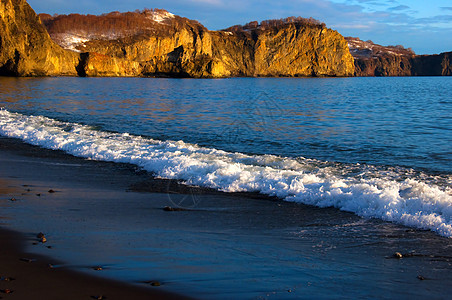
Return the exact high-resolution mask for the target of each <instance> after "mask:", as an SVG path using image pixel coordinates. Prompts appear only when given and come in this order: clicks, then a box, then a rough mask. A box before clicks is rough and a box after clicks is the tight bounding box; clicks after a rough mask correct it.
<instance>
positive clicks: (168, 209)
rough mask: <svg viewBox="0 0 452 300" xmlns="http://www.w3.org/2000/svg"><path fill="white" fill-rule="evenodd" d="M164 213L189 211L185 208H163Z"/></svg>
mask: <svg viewBox="0 0 452 300" xmlns="http://www.w3.org/2000/svg"><path fill="white" fill-rule="evenodd" d="M163 210H164V211H189V209H186V208H180V207H171V206H165V207H164V208H163Z"/></svg>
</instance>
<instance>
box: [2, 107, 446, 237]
mask: <svg viewBox="0 0 452 300" xmlns="http://www.w3.org/2000/svg"><path fill="white" fill-rule="evenodd" d="M0 134H2V135H4V136H9V137H15V138H20V139H22V140H24V141H25V142H28V143H31V144H34V145H39V146H42V147H46V148H50V149H60V150H64V151H66V152H68V153H70V154H73V155H75V156H79V157H85V158H88V159H95V160H104V161H114V162H123V163H132V164H135V165H138V166H140V167H142V168H143V169H145V170H147V171H150V172H153V173H155V174H156V175H157V176H160V177H163V178H173V179H181V180H184V181H185V182H186V183H187V184H191V185H199V186H204V187H211V188H215V189H219V190H222V191H227V192H238V191H249V192H260V193H262V194H266V195H271V196H277V197H280V198H282V199H284V200H286V201H293V202H299V203H305V204H310V205H315V206H319V207H331V206H333V207H337V208H339V209H341V210H344V211H350V212H354V213H356V214H357V215H360V216H363V217H367V218H380V219H383V220H386V221H391V222H396V223H399V224H404V225H407V226H412V227H417V228H422V229H429V230H432V231H435V232H437V233H438V234H440V235H443V236H446V237H452V196H451V195H452V190H451V182H452V178H450V177H451V176H445V177H444V176H443V177H442V178H441V180H442V181H441V182H442V183H436V182H435V180H433V181H432V180H430V181H429V182H427V181H426V180H423V179H422V176H419V174H418V175H416V174H414V175H413V174H412V173H413V172H412V171H411V170H405V169H397V168H394V169H385V170H380V169H378V168H377V167H373V166H368V165H363V166H361V165H358V164H356V165H343V164H334V163H328V162H321V161H316V160H308V159H304V158H297V159H294V158H285V157H279V156H274V155H260V156H259V155H258V156H253V155H245V154H242V153H230V152H225V151H222V150H218V149H213V148H205V147H199V146H197V145H194V144H188V143H184V142H183V141H159V140H153V139H149V138H144V137H140V136H133V135H129V134H127V133H125V134H120V133H111V132H105V131H97V130H94V129H93V128H91V127H90V126H86V125H80V124H76V123H66V122H60V121H57V120H54V119H49V118H46V117H42V116H25V115H22V114H18V113H11V112H9V111H7V110H4V109H2V110H0ZM421 175H422V174H421ZM444 182H446V183H444Z"/></svg>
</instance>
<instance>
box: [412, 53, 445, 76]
mask: <svg viewBox="0 0 452 300" xmlns="http://www.w3.org/2000/svg"><path fill="white" fill-rule="evenodd" d="M412 64H413V68H412V75H413V76H452V52H445V53H441V54H439V55H419V56H416V57H414V58H413V59H412Z"/></svg>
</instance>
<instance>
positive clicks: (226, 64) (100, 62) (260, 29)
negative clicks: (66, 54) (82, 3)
mask: <svg viewBox="0 0 452 300" xmlns="http://www.w3.org/2000/svg"><path fill="white" fill-rule="evenodd" d="M42 17H43V20H44V24H45V25H46V26H47V28H48V30H49V32H50V34H51V36H52V38H53V39H54V40H55V41H57V42H58V43H59V44H60V45H61V46H63V47H67V48H69V49H73V50H76V51H79V52H89V53H90V54H89V55H85V56H83V57H89V58H91V59H90V61H89V63H83V64H81V66H80V67H79V73H80V74H85V75H87V76H118V74H120V75H119V76H171V77H230V76H291V77H292V76H351V75H353V73H354V64H353V58H352V56H351V55H350V53H349V50H348V47H347V42H346V41H345V39H344V38H343V37H342V36H341V35H340V34H339V33H337V32H336V31H334V30H331V29H328V28H326V27H325V25H324V24H321V23H320V22H318V21H315V20H312V19H310V20H308V19H303V18H288V19H284V20H277V21H276V20H274V21H273V23H271V22H270V21H265V22H262V23H261V24H258V23H257V22H254V23H255V26H253V27H252V28H249V26H248V27H247V26H234V27H231V28H229V29H226V30H223V31H209V30H207V29H206V28H205V27H204V26H202V25H201V24H199V23H198V22H197V21H193V20H189V19H186V18H181V17H179V16H175V15H172V14H170V13H168V12H166V11H162V10H156V11H153V10H144V11H141V12H135V13H127V17H128V18H129V19H130V20H131V21H130V22H134V23H136V24H140V28H142V29H143V30H139V31H135V32H130V31H127V29H126V28H124V26H122V25H121V24H122V23H121V20H120V19H121V18H125V17H126V14H121V13H117V12H114V13H110V14H107V15H103V16H83V15H69V16H58V17H55V18H54V17H51V16H49V15H45V16H42ZM87 18H89V19H87ZM96 18H98V21H96ZM77 19H83V20H84V21H83V22H81V21H78V22H77V21H76V20H77ZM68 23H70V24H71V26H68V25H67V24H68ZM98 23H102V24H109V25H104V26H101V27H99V26H96V24H98ZM77 24H92V25H90V26H91V28H86V27H83V26H86V25H83V26H80V27H78V28H77ZM115 24H119V25H115ZM95 27H97V29H95ZM87 32H89V34H87ZM112 33H113V34H112ZM68 40H69V41H70V40H72V41H75V44H72V45H69V43H68ZM92 53H98V54H101V55H102V56H98V55H97V56H96V59H92V58H93V54H92ZM118 62H119V63H118ZM127 62H129V64H128V63H127ZM121 65H124V66H128V67H129V69H128V70H122V69H121ZM110 66H115V69H114V70H112V72H110V73H109V72H108V70H109V68H110ZM116 67H117V68H116ZM121 71H123V72H121Z"/></svg>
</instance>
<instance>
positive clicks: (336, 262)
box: [0, 137, 452, 299]
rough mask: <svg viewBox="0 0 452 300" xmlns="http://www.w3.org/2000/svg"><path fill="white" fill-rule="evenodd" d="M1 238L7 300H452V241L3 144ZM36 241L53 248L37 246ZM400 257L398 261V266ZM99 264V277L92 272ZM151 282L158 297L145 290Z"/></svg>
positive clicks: (0, 273) (331, 211) (341, 214)
mask: <svg viewBox="0 0 452 300" xmlns="http://www.w3.org/2000/svg"><path fill="white" fill-rule="evenodd" d="M50 190H53V191H55V193H49V191H50ZM11 198H15V199H16V201H11ZM165 206H171V207H182V208H184V209H182V210H176V211H165V210H164V209H163V208H164V207H165ZM185 209H187V210H185ZM0 226H1V227H2V228H6V229H8V231H5V230H2V231H1V232H0V235H1V236H0V238H1V241H2V242H1V248H0V251H1V253H0V276H3V277H5V278H9V277H12V278H14V279H15V280H13V281H0V290H3V291H7V290H12V291H13V293H11V294H6V293H0V297H1V298H3V299H92V297H93V296H94V297H99V296H104V297H105V299H160V298H164V299H165V298H171V297H173V298H181V297H179V296H171V295H170V294H166V292H176V293H177V294H182V295H188V296H192V297H196V298H202V299H273V298H277V299H300V298H305V299H306V298H309V299H312V298H317V299H319V298H323V299H325V298H344V299H350V298H373V299H375V298H378V299H395V298H398V299H399V298H414V299H415V298H429V299H447V298H448V297H449V296H450V293H452V240H451V239H447V238H443V237H440V236H438V235H436V234H434V233H432V232H428V231H421V230H414V229H410V228H407V227H403V226H399V225H395V224H391V223H387V222H383V221H380V220H365V219H362V218H360V217H357V216H356V215H354V214H350V213H346V212H341V211H339V210H336V209H332V208H328V209H320V208H314V207H309V206H304V205H299V204H294V203H286V202H281V201H275V199H269V198H266V197H261V196H259V195H250V194H246V195H245V194H237V195H230V194H224V193H219V192H214V191H209V190H206V189H196V188H188V187H185V186H181V185H179V184H177V183H176V182H171V181H166V180H156V179H153V178H152V176H151V174H148V173H146V172H142V171H140V170H139V169H137V168H136V167H134V166H131V165H127V164H114V163H107V162H96V161H90V160H84V159H80V158H76V157H72V156H70V155H66V154H64V153H63V152H61V151H51V150H46V149H41V148H38V147H34V146H30V145H26V144H24V143H22V142H21V141H19V140H15V139H8V138H3V137H0ZM10 230H15V231H16V232H15V231H10ZM17 231H20V232H21V233H17ZM41 231H42V232H44V233H45V234H46V236H47V237H48V241H47V243H45V244H42V243H39V242H38V239H37V237H36V235H37V234H38V233H39V232H41ZM47 246H51V248H47ZM26 252H28V253H26ZM396 252H400V253H401V254H402V255H403V258H401V259H398V258H394V257H393V255H394V253H396ZM65 253H68V254H67V255H65ZM21 258H31V259H36V260H35V261H32V262H26V261H23V260H20V259H21ZM55 260H59V261H60V262H57V261H55ZM49 263H51V264H54V265H55V268H49V267H48V264H49ZM104 263H105V265H104ZM97 265H100V266H105V269H104V270H102V271H100V272H98V271H94V270H93V269H92V267H94V266H97ZM143 266H144V267H143ZM74 270H75V271H74ZM93 276H96V277H93ZM97 276H102V277H105V278H115V279H118V278H119V279H120V281H121V282H116V281H109V280H106V279H100V278H99V277H97ZM154 280H157V281H159V282H160V283H162V285H161V286H158V287H157V286H151V285H150V284H149V282H150V281H154ZM163 292H165V293H163Z"/></svg>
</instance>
